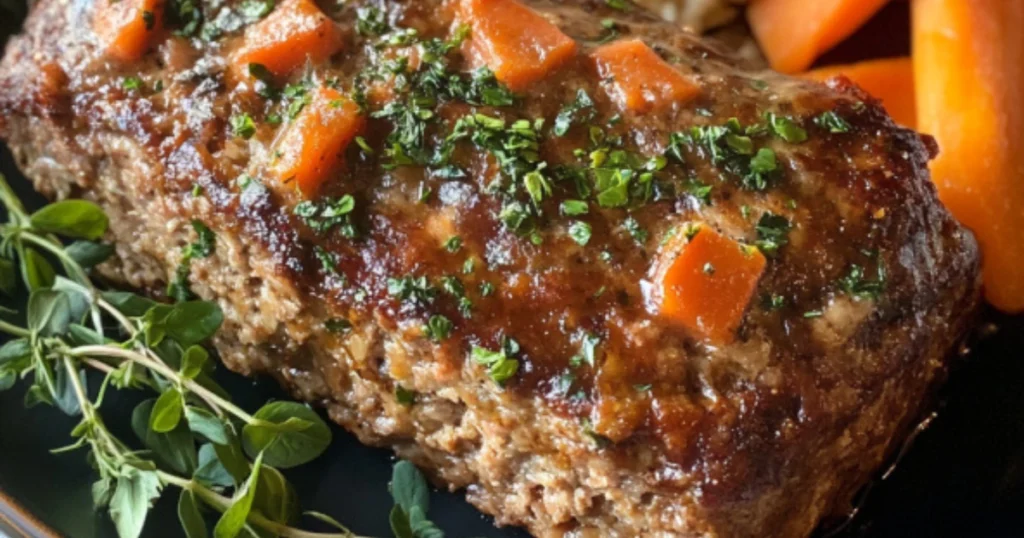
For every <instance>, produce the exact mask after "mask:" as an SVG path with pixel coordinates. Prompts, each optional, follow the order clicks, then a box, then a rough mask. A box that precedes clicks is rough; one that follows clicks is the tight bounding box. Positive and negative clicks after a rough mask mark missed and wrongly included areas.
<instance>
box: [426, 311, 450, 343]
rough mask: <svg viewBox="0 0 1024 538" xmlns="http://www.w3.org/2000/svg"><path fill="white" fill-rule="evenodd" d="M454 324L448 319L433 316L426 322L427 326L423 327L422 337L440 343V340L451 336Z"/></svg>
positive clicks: (438, 315)
mask: <svg viewBox="0 0 1024 538" xmlns="http://www.w3.org/2000/svg"><path fill="white" fill-rule="evenodd" d="M453 327H454V324H453V323H452V321H451V320H450V319H448V318H447V317H445V316H442V315H440V314H434V315H433V316H430V319H429V320H427V324H426V325H424V326H423V336H426V337H427V338H429V339H431V340H433V341H434V342H440V341H441V340H447V339H448V337H449V336H451V333H452V328H453Z"/></svg>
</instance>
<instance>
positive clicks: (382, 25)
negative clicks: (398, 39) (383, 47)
mask: <svg viewBox="0 0 1024 538" xmlns="http://www.w3.org/2000/svg"><path fill="white" fill-rule="evenodd" d="M390 29H391V27H390V26H389V25H388V21H387V17H386V14H385V13H384V12H383V11H381V10H380V9H378V8H375V7H361V8H359V9H357V10H356V31H357V32H359V34H360V35H368V36H377V35H382V34H384V33H386V32H387V31H388V30H390Z"/></svg>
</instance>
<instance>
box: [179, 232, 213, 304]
mask: <svg viewBox="0 0 1024 538" xmlns="http://www.w3.org/2000/svg"><path fill="white" fill-rule="evenodd" d="M192 229H193V230H195V232H196V240H195V241H194V242H193V243H190V244H189V245H188V246H186V247H185V248H184V249H183V250H182V253H181V263H179V264H178V267H177V269H175V271H174V277H173V278H172V279H171V282H170V283H168V285H167V295H168V296H169V297H171V298H173V299H174V300H176V301H179V302H181V301H188V300H189V299H191V298H192V290H191V289H189V284H188V276H189V273H190V272H191V271H192V260H194V259H196V258H208V257H210V256H212V255H213V252H214V249H215V248H216V246H217V236H216V235H214V233H213V230H211V229H210V228H209V227H208V226H206V225H205V224H203V223H202V222H201V221H198V220H193V221H192Z"/></svg>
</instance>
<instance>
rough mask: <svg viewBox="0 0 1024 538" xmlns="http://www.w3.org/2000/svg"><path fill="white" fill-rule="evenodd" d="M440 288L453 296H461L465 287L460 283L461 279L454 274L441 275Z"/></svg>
mask: <svg viewBox="0 0 1024 538" xmlns="http://www.w3.org/2000/svg"><path fill="white" fill-rule="evenodd" d="M441 289H442V290H443V291H444V292H445V293H447V294H448V295H451V296H454V297H462V296H464V295H465V294H466V288H465V287H464V286H463V285H462V281H461V280H459V278H458V277H454V276H443V277H441Z"/></svg>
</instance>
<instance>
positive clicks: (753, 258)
mask: <svg viewBox="0 0 1024 538" xmlns="http://www.w3.org/2000/svg"><path fill="white" fill-rule="evenodd" d="M667 252H670V253H672V255H673V256H675V257H674V259H667V260H665V261H664V262H663V265H662V267H661V270H660V271H658V273H657V275H656V278H657V284H658V285H660V304H659V305H658V306H659V311H660V313H661V315H662V316H664V317H666V318H668V319H671V320H674V321H676V322H678V323H680V324H681V325H683V326H684V327H686V328H688V329H690V330H691V331H694V332H696V333H698V334H700V335H701V336H702V337H704V338H706V339H707V340H708V341H710V342H712V343H715V344H728V343H729V342H731V341H732V340H733V338H734V336H735V332H736V329H737V328H738V327H739V325H740V323H741V322H742V321H743V313H744V312H746V310H747V305H748V303H750V298H751V296H753V294H754V291H755V290H756V289H757V283H758V280H760V278H761V273H762V272H763V271H764V267H765V265H766V263H767V260H766V259H765V257H764V254H762V253H761V251H759V250H757V249H756V248H752V247H745V246H743V245H741V244H740V243H737V242H736V241H734V240H732V239H730V238H728V237H726V236H724V235H722V234H720V233H718V232H717V231H715V230H713V229H711V228H709V227H707V226H703V227H701V228H700V231H698V232H697V235H696V236H695V237H694V238H693V239H692V240H690V242H689V243H688V244H686V245H684V246H682V248H681V249H680V248H678V247H677V246H675V245H671V244H670V247H669V249H668V251H667Z"/></svg>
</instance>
